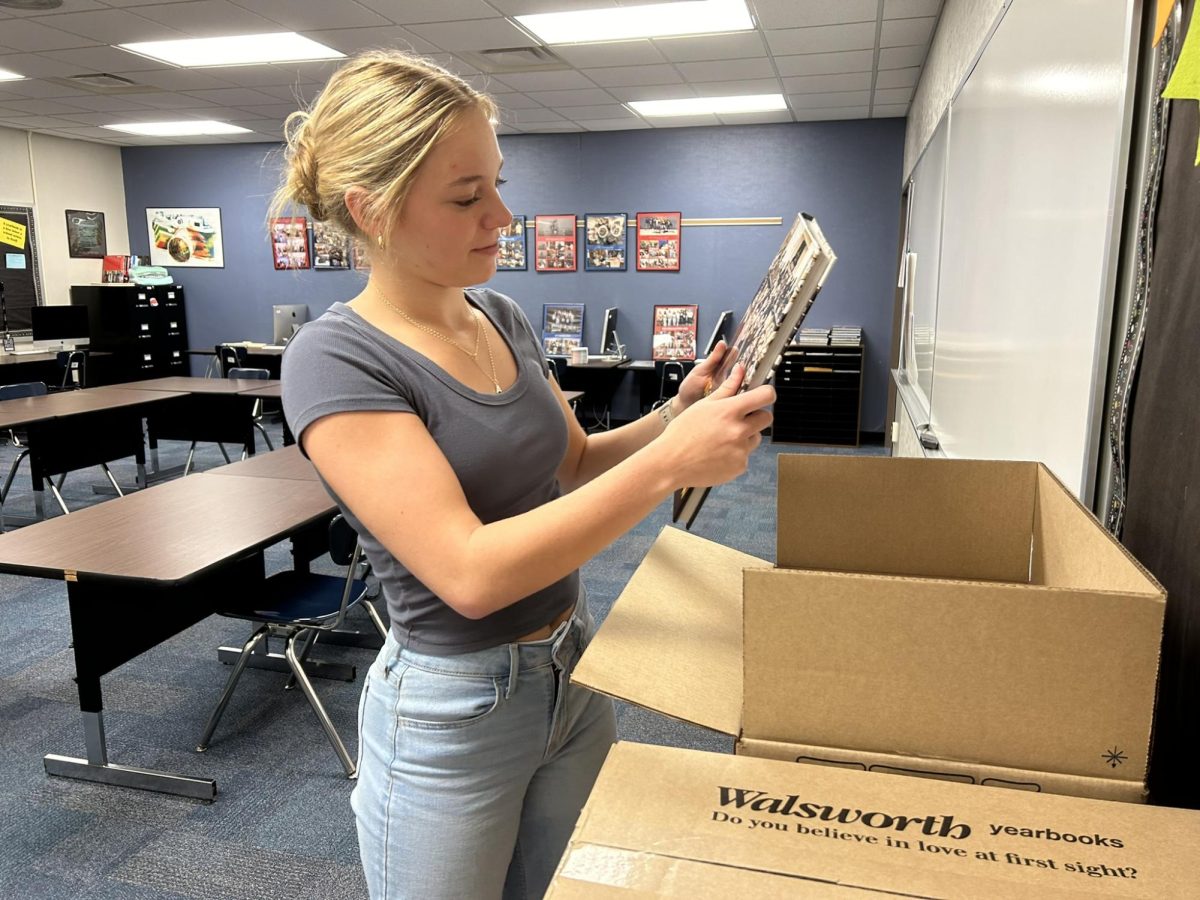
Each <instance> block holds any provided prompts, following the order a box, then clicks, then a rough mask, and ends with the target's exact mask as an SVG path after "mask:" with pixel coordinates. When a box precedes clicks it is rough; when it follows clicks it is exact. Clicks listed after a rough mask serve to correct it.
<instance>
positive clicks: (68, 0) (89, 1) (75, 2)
mask: <svg viewBox="0 0 1200 900" xmlns="http://www.w3.org/2000/svg"><path fill="white" fill-rule="evenodd" d="M117 5H118V4H117V3H116V2H110V3H108V6H117ZM104 8H105V4H104V3H98V2H97V0H63V5H62V6H60V7H59V8H58V9H56V10H53V11H52V12H47V11H46V10H44V9H5V10H4V12H3V13H0V15H3V16H5V17H9V16H12V17H17V18H24V17H27V16H38V17H40V18H50V17H51V16H53V15H64V14H66V13H73V12H87V11H88V10H93V9H104Z"/></svg>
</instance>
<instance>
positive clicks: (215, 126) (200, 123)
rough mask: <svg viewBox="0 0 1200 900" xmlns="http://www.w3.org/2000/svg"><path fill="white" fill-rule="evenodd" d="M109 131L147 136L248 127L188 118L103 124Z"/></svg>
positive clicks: (243, 130)
mask: <svg viewBox="0 0 1200 900" xmlns="http://www.w3.org/2000/svg"><path fill="white" fill-rule="evenodd" d="M104 127H105V128H108V129H109V130H111V131H123V132H125V133H126V134H141V135H147V136H149V137H173V136H176V135H197V134H245V133H246V132H248V131H249V130H250V129H249V128H242V127H241V126H240V125H230V124H229V123H228V122H214V121H212V120H208V121H206V120H204V119H189V120H188V121H186V122H126V123H124V124H120V125H105V126H104Z"/></svg>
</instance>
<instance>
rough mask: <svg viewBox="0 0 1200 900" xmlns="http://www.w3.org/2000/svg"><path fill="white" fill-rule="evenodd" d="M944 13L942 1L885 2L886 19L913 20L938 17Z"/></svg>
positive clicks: (899, 0)
mask: <svg viewBox="0 0 1200 900" xmlns="http://www.w3.org/2000/svg"><path fill="white" fill-rule="evenodd" d="M941 11H942V0H883V17H884V18H885V19H913V18H916V17H918V16H936V15H938V14H939V13H940V12H941Z"/></svg>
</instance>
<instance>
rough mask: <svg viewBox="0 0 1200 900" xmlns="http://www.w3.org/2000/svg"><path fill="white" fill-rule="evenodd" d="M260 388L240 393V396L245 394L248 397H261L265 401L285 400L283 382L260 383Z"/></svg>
mask: <svg viewBox="0 0 1200 900" xmlns="http://www.w3.org/2000/svg"><path fill="white" fill-rule="evenodd" d="M257 383H258V385H259V387H253V388H250V390H248V391H238V393H239V394H245V395H246V396H247V397H260V398H262V399H264V400H281V399H282V398H283V382H282V381H277V380H273V381H259V382H257Z"/></svg>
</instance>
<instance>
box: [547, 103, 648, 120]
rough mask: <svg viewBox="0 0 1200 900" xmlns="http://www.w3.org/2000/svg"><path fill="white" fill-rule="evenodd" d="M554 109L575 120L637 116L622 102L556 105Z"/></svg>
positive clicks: (630, 117)
mask: <svg viewBox="0 0 1200 900" xmlns="http://www.w3.org/2000/svg"><path fill="white" fill-rule="evenodd" d="M554 109H556V110H557V111H558V112H560V113H562V114H563V115H564V116H566V117H567V118H568V119H571V120H573V121H575V122H583V121H585V120H586V121H590V122H599V121H608V120H610V119H633V118H636V116H635V115H634V114H633V113H632V112H631V111H630V110H629V109H628V108H626V107H624V106H622V105H621V104H620V103H604V104H601V105H599V106H556V107H554Z"/></svg>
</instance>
